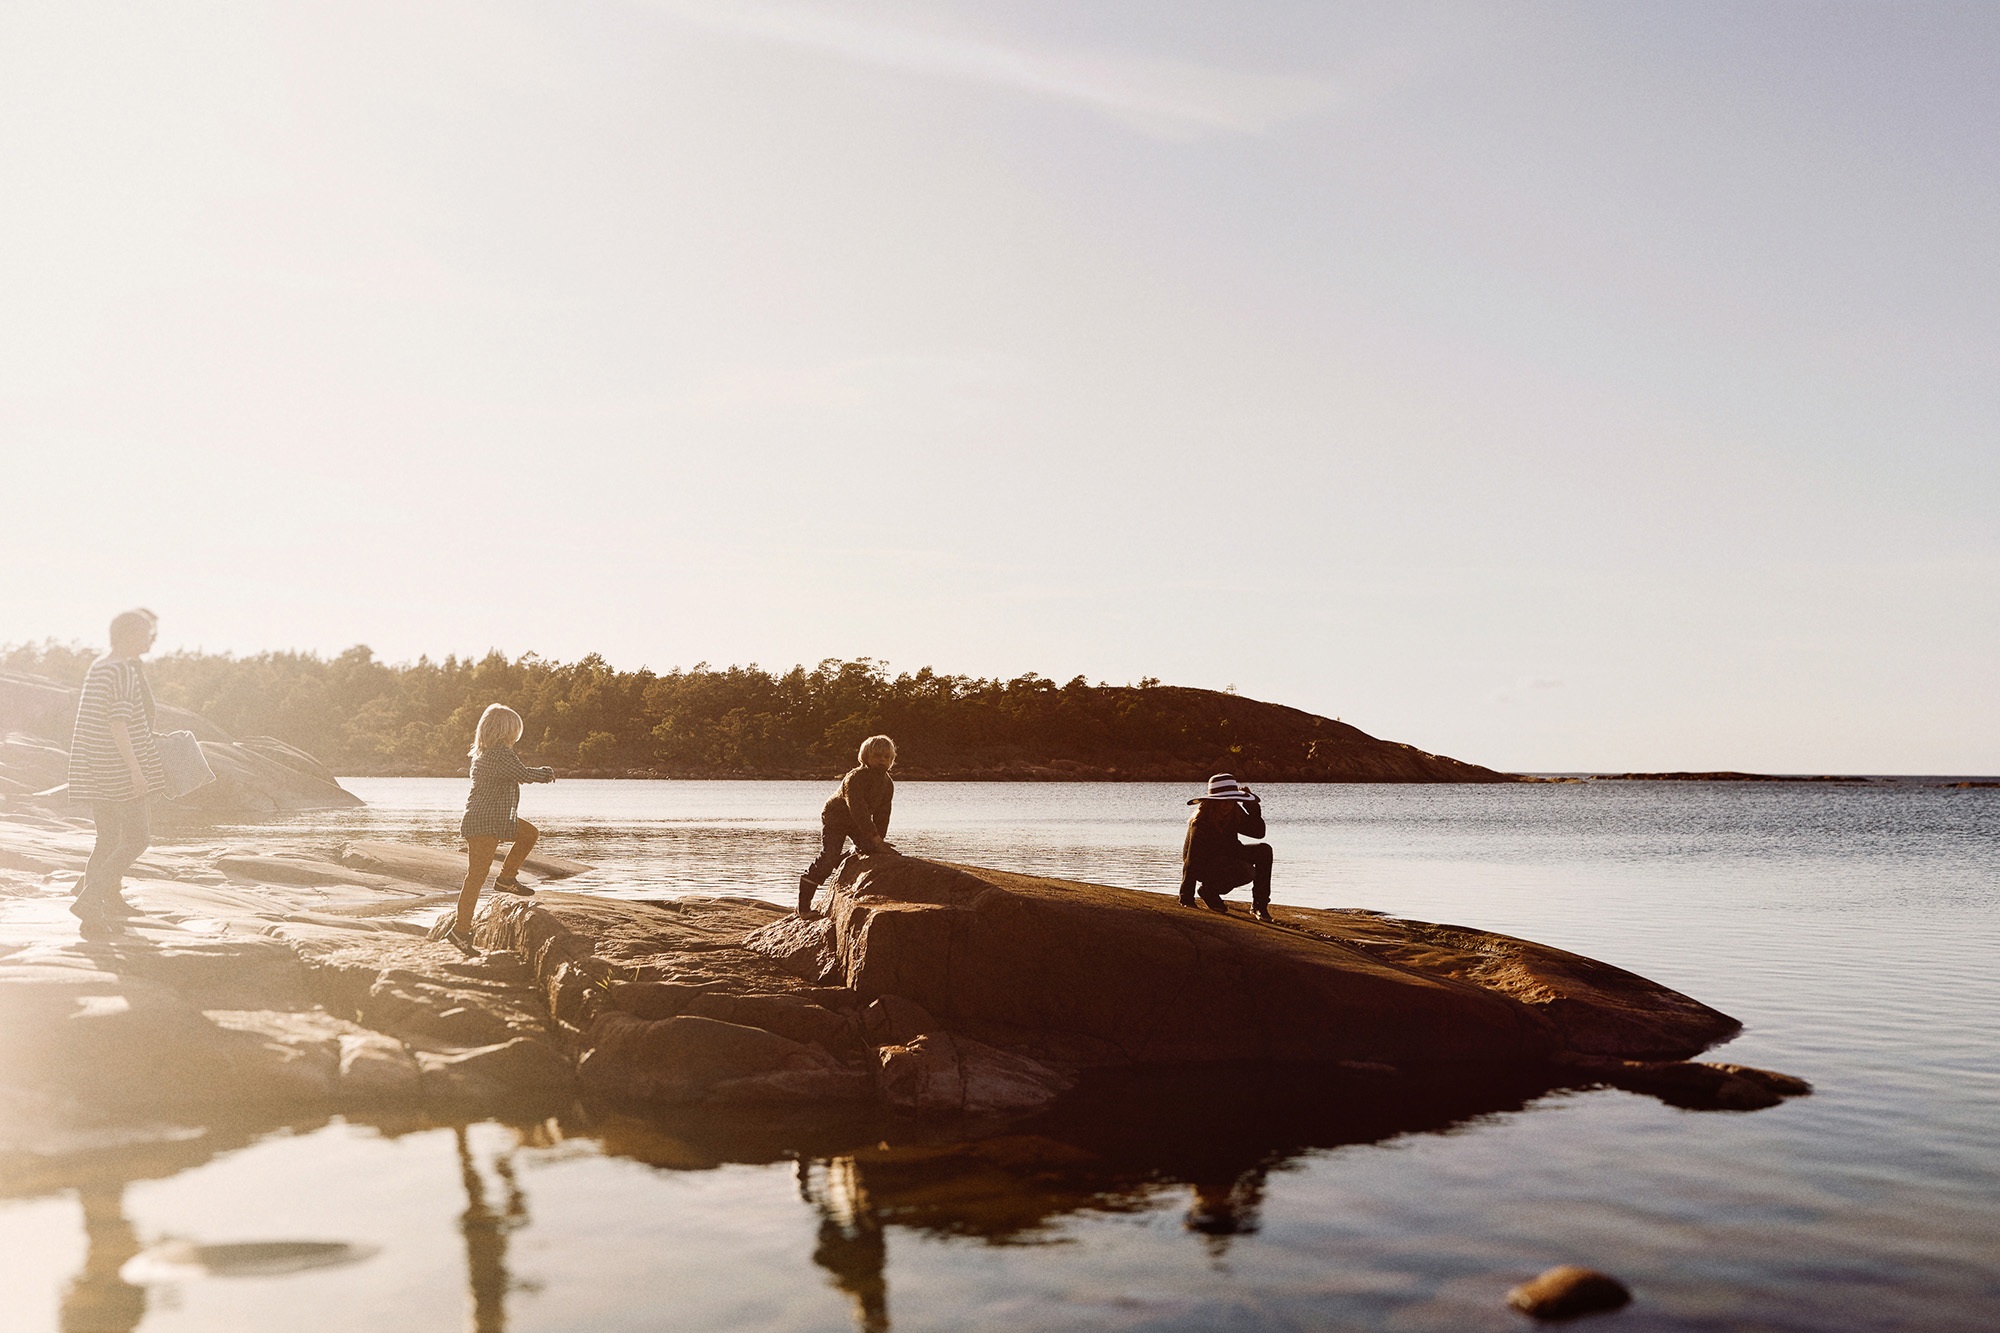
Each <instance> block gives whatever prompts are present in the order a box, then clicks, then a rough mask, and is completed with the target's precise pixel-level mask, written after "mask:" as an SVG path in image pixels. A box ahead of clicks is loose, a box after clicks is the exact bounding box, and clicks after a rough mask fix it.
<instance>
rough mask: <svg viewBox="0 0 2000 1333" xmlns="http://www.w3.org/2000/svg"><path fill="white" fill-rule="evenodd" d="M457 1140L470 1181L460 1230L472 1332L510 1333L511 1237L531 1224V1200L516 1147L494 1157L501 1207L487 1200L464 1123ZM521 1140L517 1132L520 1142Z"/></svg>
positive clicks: (463, 1173) (462, 1172) (462, 1173)
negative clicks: (516, 1162)
mask: <svg viewBox="0 0 2000 1333" xmlns="http://www.w3.org/2000/svg"><path fill="white" fill-rule="evenodd" d="M452 1135H453V1137H454V1138H455V1139H456V1141H457V1144H458V1176H459V1180H460V1181H461V1182H463V1184H464V1185H465V1211H464V1212H463V1213H461V1214H459V1219H458V1229H459V1232H460V1234H462V1235H463V1236H464V1237H465V1280H466V1288H467V1290H468V1291H469V1293H470V1294H471V1297H472V1330H473V1333H506V1328H507V1292H508V1289H509V1288H510V1287H511V1286H512V1285H513V1284H512V1283H511V1282H510V1280H509V1278H508V1276H507V1237H508V1235H509V1234H511V1233H512V1232H514V1231H516V1230H519V1229H520V1228H521V1227H524V1226H526V1225H527V1224H528V1199H527V1196H526V1195H525V1194H523V1193H522V1192H521V1182H520V1178H519V1177H518V1176H517V1175H516V1174H515V1172H514V1148H512V1147H510V1148H509V1149H507V1150H506V1151H505V1152H501V1153H498V1154H496V1155H495V1156H494V1159H493V1164H492V1171H493V1175H494V1177H495V1179H496V1180H497V1181H498V1188H497V1190H496V1191H495V1192H496V1193H498V1194H499V1195H500V1196H501V1198H502V1202H501V1203H500V1205H499V1206H498V1207H497V1208H496V1207H495V1206H493V1205H492V1204H490V1203H488V1202H487V1185H486V1177H485V1176H484V1175H483V1174H482V1173H481V1171H480V1169H479V1163H478V1162H477V1161H475V1160H474V1159H473V1155H472V1144H471V1141H470V1139H469V1137H468V1136H467V1134H466V1127H465V1126H464V1125H457V1126H454V1127H453V1129H452ZM519 1143H520V1138H519V1135H518V1134H517V1135H516V1138H515V1146H516V1147H518V1146H519Z"/></svg>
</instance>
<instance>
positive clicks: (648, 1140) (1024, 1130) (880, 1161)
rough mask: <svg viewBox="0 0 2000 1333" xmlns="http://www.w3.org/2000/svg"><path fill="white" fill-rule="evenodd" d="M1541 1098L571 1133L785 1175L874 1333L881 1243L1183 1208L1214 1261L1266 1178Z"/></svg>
mask: <svg viewBox="0 0 2000 1333" xmlns="http://www.w3.org/2000/svg"><path fill="white" fill-rule="evenodd" d="M1548 1091H1549V1086H1548V1085H1547V1084H1546V1083H1544V1082H1538V1081H1535V1080H1532V1079H1523V1078H1520V1077H1516V1076H1499V1077H1494V1076H1490V1075H1484V1074H1482V1075H1478V1076H1467V1075H1463V1074H1458V1075H1436V1076H1409V1075H1395V1076H1383V1075H1370V1074H1360V1073H1349V1072H1345V1071H1341V1072H1332V1073H1329V1072H1328V1071H1325V1070H1302V1069H1293V1068H1274V1067H1271V1066H1264V1065H1249V1064H1246V1065H1240V1066H1236V1065H1219V1066H1202V1067H1199V1068H1192V1069H1190V1068H1181V1069H1154V1070H1146V1071H1136V1072H1134V1071H1120V1072H1118V1073H1116V1074H1103V1075H1098V1076H1093V1077H1091V1078H1088V1079H1086V1080H1085V1082H1084V1084H1083V1086H1082V1087H1081V1088H1080V1089H1079V1090H1078V1091H1077V1092H1076V1093H1075V1094H1073V1095H1072V1096H1071V1097H1070V1098H1068V1099H1067V1100H1066V1101H1065V1102H1064V1103H1062V1104H1060V1105H1059V1106H1058V1107H1057V1108H1055V1109H1054V1110H1052V1111H1049V1112H1047V1113H1044V1114H1042V1115H1039V1116H1036V1117H1034V1118H1032V1119H1029V1120H1025V1121H1022V1122H1019V1123H1015V1124H1011V1125H987V1126H984V1127H980V1126H969V1125H957V1126H951V1127H941V1126H924V1125H919V1124H912V1123H908V1122H900V1123H899V1122H886V1123H885V1122H875V1121H868V1122H860V1121H856V1122H850V1123H848V1124H846V1125H837V1124H829V1123H826V1122H825V1121H823V1120H816V1119H814V1118H809V1117H803V1116H789V1115H778V1116H768V1117H767V1116H746V1115H743V1114H741V1113H740V1112H737V1113H733V1114H713V1113H701V1112H680V1113H673V1114H666V1115H660V1116H653V1117H636V1116H615V1117H609V1118H606V1119H605V1120H602V1121H600V1122H598V1123H596V1124H593V1125H591V1126H589V1127H588V1130H587V1132H589V1133H591V1134H592V1135H593V1136H594V1137H595V1138H596V1139H597V1141H598V1143H599V1145H600V1147H601V1148H602V1150H603V1151H604V1152H606V1153H607V1154H610V1155H614V1156H620V1157H627V1158H630V1159H633V1160H637V1161H641V1162H645V1163H648V1164H650V1165H653V1166H655V1167H658V1168H660V1169H663V1170H675V1171H680V1170H705V1169H710V1168H713V1167H715V1166H718V1165H721V1164H723V1163H726V1162H752V1163H764V1162H778V1161H782V1160H785V1159H786V1158H791V1159H792V1160H793V1161H794V1167H793V1172H794V1183H795V1187H796V1191H797V1194H798V1197H799V1199H800V1201H801V1202H802V1203H803V1204H804V1205H805V1206H806V1207H807V1209H808V1210H809V1212H810V1218H811V1224H812V1226H813V1228H814V1246H813V1250H812V1261H813V1263H814V1264H816V1265H817V1266H818V1267H819V1268H820V1269H822V1270H824V1272H825V1274H826V1278H827V1280H828V1281H829V1283H830V1284H831V1285H832V1286H833V1287H834V1288H835V1289H836V1290H838V1291H839V1292H841V1293H842V1294H843V1295H844V1296H845V1297H846V1298H847V1300H848V1301H849V1303H850V1305H851V1306H852V1311H853V1319H854V1326H855V1328H856V1329H857V1330H859V1331H860V1333H887V1330H888V1329H889V1328H890V1327H891V1317H890V1305H889V1282H888V1272H889V1267H890V1236H891V1233H892V1232H893V1231H895V1230H896V1229H898V1228H900V1229H903V1230H906V1231H910V1232H915V1233H920V1234H924V1235H928V1236H932V1237H937V1238H943V1239H956V1240H962V1241H966V1242H971V1243H979V1244H988V1245H1007V1246H1018V1245H1036V1244H1048V1243H1053V1242H1060V1241H1063V1240H1065V1239H1067V1238H1068V1235H1069V1231H1070V1227H1071V1224H1072V1223H1073V1222H1074V1221H1076V1220H1079V1219H1082V1218H1086V1217H1088V1216H1091V1215H1105V1214H1136V1213H1143V1212H1150V1211H1154V1210H1159V1209H1168V1208H1176V1207H1182V1206H1183V1205H1181V1203H1180V1200H1181V1199H1183V1198H1184V1199H1185V1200H1186V1202H1185V1205H1184V1211H1183V1213H1182V1221H1183V1227H1184V1229H1185V1230H1186V1232H1187V1233H1188V1234H1189V1237H1190V1239H1191V1240H1192V1241H1193V1242H1195V1243H1196V1244H1197V1245H1198V1246H1199V1247H1200V1253H1201V1254H1202V1255H1203V1256H1204V1257H1206V1258H1208V1259H1210V1260H1212V1261H1219V1260H1220V1259H1221V1258H1223V1257H1224V1256H1225V1255H1226V1254H1227V1253H1228V1250H1229V1247H1230V1246H1231V1245H1232V1244H1233V1243H1234V1242H1235V1241H1236V1240H1237V1239H1238V1238H1239V1237H1243V1236H1247V1235H1251V1234H1254V1233H1255V1232H1256V1231H1257V1229H1258V1227H1259V1225H1260V1221H1261V1216H1260V1214H1261V1210H1262V1207H1263V1202H1264V1194H1265V1189H1266V1184H1267V1180H1268V1178H1269V1176H1270V1174H1271V1173H1272V1172H1273V1171H1283V1170H1287V1169H1291V1168H1292V1167H1293V1166H1295V1165H1296V1164H1298V1163H1299V1162H1300V1161H1301V1160H1303V1159H1304V1158H1306V1157H1308V1156H1310V1155H1313V1154H1316V1153H1323V1152H1327V1151H1331V1150H1335V1149H1339V1148H1342V1147H1345V1146H1348V1145H1355V1144H1364V1143H1376V1142H1380V1141H1382V1140H1385V1139H1390V1138H1395V1137H1398V1136H1400V1135H1403V1134H1409V1133H1448V1132H1451V1131H1454V1130H1456V1129H1458V1128H1460V1127H1461V1126H1464V1125H1466V1124H1468V1123H1470V1122H1473V1121H1475V1120H1477V1119H1479V1118H1482V1117H1485V1116H1490V1115H1494V1114H1499V1113H1504V1112H1508V1111H1514V1110H1519V1109H1521V1108H1522V1107H1524V1106H1525V1105H1526V1104H1527V1103H1528V1102H1529V1101H1531V1100H1533V1099H1534V1098H1536V1097H1539V1096H1541V1095H1543V1094H1544V1093H1546V1092H1548Z"/></svg>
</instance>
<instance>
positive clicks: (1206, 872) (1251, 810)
mask: <svg viewBox="0 0 2000 1333" xmlns="http://www.w3.org/2000/svg"><path fill="white" fill-rule="evenodd" d="M1212 806H1222V807H1225V808H1223V809H1220V810H1216V809H1211V808H1210V807H1212ZM1239 834H1240V835H1242V836H1243V837H1246V838H1261V837H1263V836H1264V804H1263V802H1261V801H1258V800H1255V799H1252V800H1248V801H1203V802H1202V803H1201V805H1200V806H1198V807H1196V809H1195V813H1194V817H1193V818H1192V819H1190V820H1188V826H1187V837H1186V838H1185V839H1183V840H1182V842H1181V893H1182V895H1183V896H1185V895H1186V894H1189V893H1192V892H1193V891H1194V885H1195V882H1196V881H1200V882H1201V883H1204V884H1207V883H1211V882H1220V881H1222V880H1227V879H1234V880H1235V882H1236V883H1238V884H1241V883H1243V882H1244V881H1243V879H1242V878H1241V875H1242V867H1243V866H1244V865H1245V864H1247V862H1248V859H1249V858H1247V857H1246V856H1245V855H1244V854H1243V844H1242V843H1241V842H1240V841H1238V835H1239Z"/></svg>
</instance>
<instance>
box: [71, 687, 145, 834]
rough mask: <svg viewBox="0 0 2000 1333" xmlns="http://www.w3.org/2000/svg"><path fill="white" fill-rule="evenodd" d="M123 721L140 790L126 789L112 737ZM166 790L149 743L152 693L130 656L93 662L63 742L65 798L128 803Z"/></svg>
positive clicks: (127, 773) (128, 780) (125, 772)
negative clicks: (139, 774) (140, 781)
mask: <svg viewBox="0 0 2000 1333" xmlns="http://www.w3.org/2000/svg"><path fill="white" fill-rule="evenodd" d="M120 722H122V723H124V725H125V728H126V732H127V734H128V735H130V736H131V738H132V753H133V754H134V755H136V756H138V759H139V767H140V769H141V770H142V771H143V772H144V773H145V775H146V790H145V791H134V790H132V774H131V770H129V769H128V768H127V767H126V766H125V756H124V754H122V753H121V752H120V751H119V749H118V742H117V741H116V740H114V739H112V728H113V726H114V725H116V724H117V723H120ZM166 789H167V775H166V770H165V769H163V768H162V767H161V766H160V751H159V747H158V746H156V745H154V743H153V691H152V689H151V687H149V686H148V685H147V684H146V673H145V672H143V671H141V670H140V669H139V661H138V659H137V658H133V657H111V656H108V655H107V656H104V657H100V658H98V659H97V660H96V661H95V662H92V663H91V664H90V670H89V672H87V673H86V674H85V675H84V678H83V691H82V693H80V694H79V695H78V696H77V700H76V730H75V732H74V733H73V734H72V735H71V737H70V742H69V799H70V800H72V801H130V800H134V799H136V798H138V797H141V796H145V795H149V794H150V793H152V792H156V791H165V790H166Z"/></svg>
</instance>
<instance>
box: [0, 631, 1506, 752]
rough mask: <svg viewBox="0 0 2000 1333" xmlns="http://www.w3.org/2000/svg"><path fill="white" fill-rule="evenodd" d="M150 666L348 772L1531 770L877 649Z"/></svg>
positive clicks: (56, 656) (238, 727)
mask: <svg viewBox="0 0 2000 1333" xmlns="http://www.w3.org/2000/svg"><path fill="white" fill-rule="evenodd" d="M91 655H92V654H91V652H90V650H88V649H85V648H82V647H79V646H76V645H63V644H55V643H42V644H39V645H17V646H12V647H7V648H0V670H4V671H8V672H15V673H23V674H28V675H34V676H38V677H42V678H44V679H47V680H50V681H53V682H56V683H58V684H61V685H66V686H71V687H74V686H75V685H76V684H77V682H79V681H80V680H82V678H83V671H84V668H85V667H86V666H88V665H89V661H90V658H91ZM147 672H148V675H149V676H150V677H151V679H152V681H153V686H154V690H155V693H156V694H157V695H158V697H159V699H160V700H161V702H162V703H165V704H169V705H172V706H174V707H176V708H180V709H185V710H187V711H189V712H191V713H196V714H200V715H201V716H202V717H204V718H206V719H207V720H208V721H209V722H211V723H213V724H215V725H216V726H217V727H219V728H222V729H224V730H226V731H227V732H229V733H232V734H233V735H235V736H260V737H261V736H269V737H275V738H277V739H278V740H280V741H283V742H285V743H286V744H288V745H291V746H296V747H298V748H299V749H301V750H304V751H306V752H308V753H310V754H312V755H314V756H316V757H317V758H318V759H320V760H321V761H322V762H323V763H324V764H326V766H327V767H328V768H330V769H332V770H333V771H334V772H338V773H347V774H355V775H359V776H406V777H420V776H434V777H447V776H450V777H456V776H461V775H463V773H464V772H465V763H466V760H465V752H466V748H467V746H468V745H469V744H470V742H471V738H472V729H473V725H474V723H475V722H477V720H478V718H479V714H480V711H481V710H482V709H484V708H485V707H486V705H487V704H489V703H493V702H496V701H499V702H505V703H507V704H509V705H511V706H512V707H513V708H515V709H516V710H518V711H519V712H520V713H521V715H522V716H523V718H524V719H525V720H526V722H527V730H526V733H525V735H524V736H523V739H522V745H521V749H522V752H523V753H524V754H525V755H527V756H528V757H529V758H530V759H531V761H532V762H537V763H549V764H554V765H556V766H557V767H559V768H561V769H563V770H564V771H565V772H567V773H569V774H572V775H574V776H583V777H635V778H647V777H652V778H806V777H823V776H825V775H827V774H830V773H836V772H839V771H840V770H842V769H844V768H845V767H847V766H848V765H849V764H851V763H852V762H853V755H854V751H855V747H856V746H857V745H858V744H859V743H860V742H861V740H862V739H863V738H864V737H866V736H869V735H871V734H873V733H875V732H887V733H888V734H889V735H892V736H894V737H896V739H897V742H898V744H899V745H900V746H901V749H902V756H903V758H902V762H901V763H900V764H899V765H898V768H897V772H898V774H899V775H900V776H905V777H910V778H933V779H954V780H974V779H987V780H994V779H1000V780H1010V779H1033V780H1042V781H1048V780H1052V779H1053V780H1074V781H1084V780H1104V781H1127V782H1129V781H1148V780H1158V781H1191V780H1197V779H1200V778H1203V777H1206V776H1207V775H1208V774H1209V773H1212V772H1223V771H1227V772H1233V773H1236V774H1238V775H1240V776H1242V777H1244V778H1245V779H1246V780H1248V781H1252V782H1516V781H1520V780H1521V779H1519V778H1518V777H1516V776H1515V775H1513V774H1509V773H1500V772H1496V771H1494V770H1493V769H1490V768H1484V767H1481V766H1480V765H1478V764H1469V763H1464V762H1462V761H1460V760H1457V759H1451V758H1447V757H1446V756H1443V755H1436V754H1431V753H1429V752H1427V751H1424V750H1420V749H1417V748H1416V747H1415V746H1412V745H1405V744H1400V743H1398V742H1395V741H1387V740H1381V739H1378V738H1376V737H1374V736H1370V735H1369V734H1368V733H1366V732H1364V731H1362V730H1360V729H1359V728H1357V727H1352V726H1349V725H1347V724H1346V723H1344V722H1340V721H1338V720H1336V719H1333V718H1328V717H1319V716H1316V715H1314V714H1312V713H1308V712H1305V711H1303V710H1301V709H1297V708H1288V707H1285V706H1284V705H1282V704H1273V703H1265V702H1261V701H1259V700H1255V699H1246V698H1243V697H1241V696H1238V695H1235V694H1232V693H1227V692H1223V691H1217V690H1201V689H1190V688H1187V687H1183V686H1173V685H1163V684H1161V683H1160V682H1159V681H1157V680H1153V679H1150V678H1149V679H1146V680H1142V681H1140V682H1139V683H1138V684H1136V685H1108V684H1105V683H1103V682H1099V683H1097V684H1094V685H1093V684H1091V683H1089V682H1087V681H1086V680H1084V678H1083V677H1081V676H1079V677H1077V678H1076V679H1074V680H1071V681H1069V682H1067V683H1065V684H1060V685H1059V684H1057V683H1056V682H1055V681H1053V680H1050V679H1048V678H1046V677H1043V676H1037V675H1033V674H1030V675H1025V676H1018V677H1016V678H1014V679H1012V680H998V679H995V680H986V679H982V678H979V677H975V676H954V675H943V674H939V673H938V672H935V671H933V670H932V669H931V668H929V667H925V668H923V669H922V670H920V671H917V672H914V673H910V672H904V673H900V674H895V675H891V674H890V672H889V670H888V668H887V667H886V666H884V665H883V664H882V663H879V662H876V661H873V660H871V659H868V658H861V659H858V660H854V661H841V660H838V659H828V660H826V661H823V662H821V663H820V664H819V665H818V666H816V667H813V668H810V669H808V668H806V667H804V666H794V667H792V668H791V669H790V670H788V671H785V672H783V673H772V672H769V671H765V670H763V669H762V668H760V667H757V666H755V665H752V666H747V667H743V666H731V667H723V668H713V667H710V666H709V665H708V664H707V663H705V662H704V663H699V664H697V665H695V666H694V667H691V668H689V669H687V670H681V669H678V668H676V669H675V670H672V671H668V672H664V673H656V672H653V671H648V670H640V671H618V670H615V669H614V668H612V667H611V666H610V665H608V664H607V663H606V662H605V661H604V660H603V659H602V658H601V657H598V656H596V655H595V654H593V655H591V656H588V657H585V658H583V659H581V660H580V661H576V662H556V661H550V660H547V659H544V658H542V657H539V656H537V655H536V654H534V653H526V654H523V655H521V656H519V657H515V658H508V657H506V656H505V655H503V654H500V653H497V652H493V653H488V654H487V655H485V656H484V657H479V658H471V657H463V658H461V657H446V658H444V659H443V660H442V661H432V660H431V659H429V658H427V657H426V658H419V659H417V661H415V662H411V663H401V664H390V663H385V662H381V661H378V660H377V659H376V657H375V655H374V653H373V652H372V651H371V650H369V649H368V648H366V647H354V648H350V649H348V650H347V651H346V652H343V653H340V654H338V655H337V656H334V657H330V658H327V657H320V656H318V655H316V654H312V653H294V652H273V653H257V654H254V655H250V656H243V657H238V656H235V655H233V654H222V653H171V654H166V655H164V656H160V657H156V658H151V659H149V660H148V663H147Z"/></svg>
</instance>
